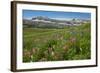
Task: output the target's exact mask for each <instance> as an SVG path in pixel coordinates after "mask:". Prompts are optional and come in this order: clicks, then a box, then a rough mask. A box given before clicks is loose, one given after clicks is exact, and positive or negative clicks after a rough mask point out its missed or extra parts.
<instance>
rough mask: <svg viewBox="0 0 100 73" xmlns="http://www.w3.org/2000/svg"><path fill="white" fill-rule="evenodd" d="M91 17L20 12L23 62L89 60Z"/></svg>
mask: <svg viewBox="0 0 100 73" xmlns="http://www.w3.org/2000/svg"><path fill="white" fill-rule="evenodd" d="M90 19H91V14H90V13H82V12H60V11H58V12H56V11H34V10H23V62H25V63H27V62H42V61H64V60H66V61H67V60H86V59H91V20H90Z"/></svg>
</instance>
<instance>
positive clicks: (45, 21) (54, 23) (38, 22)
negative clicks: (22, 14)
mask: <svg viewBox="0 0 100 73" xmlns="http://www.w3.org/2000/svg"><path fill="white" fill-rule="evenodd" d="M88 22H90V20H83V19H71V20H67V19H66V20H58V19H53V18H48V17H44V16H37V17H33V18H32V19H23V26H24V27H34V28H65V27H67V26H79V25H81V24H84V23H88Z"/></svg>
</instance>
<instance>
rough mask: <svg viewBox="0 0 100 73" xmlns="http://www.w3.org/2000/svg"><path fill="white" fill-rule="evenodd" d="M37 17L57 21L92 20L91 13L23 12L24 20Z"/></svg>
mask: <svg viewBox="0 0 100 73" xmlns="http://www.w3.org/2000/svg"><path fill="white" fill-rule="evenodd" d="M36 16H45V17H49V18H56V19H73V18H76V19H90V18H91V13H82V12H81V13H80V12H60V11H57V12H56V11H36V10H23V18H24V19H31V18H32V17H36Z"/></svg>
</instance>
